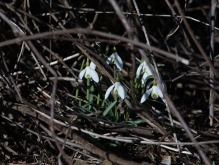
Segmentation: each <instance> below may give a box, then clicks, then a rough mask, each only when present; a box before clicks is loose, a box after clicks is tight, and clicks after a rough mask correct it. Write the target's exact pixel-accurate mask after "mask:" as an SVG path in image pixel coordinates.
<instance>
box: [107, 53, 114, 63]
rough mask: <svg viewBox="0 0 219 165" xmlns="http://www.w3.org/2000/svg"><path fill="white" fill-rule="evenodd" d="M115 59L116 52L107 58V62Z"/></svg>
mask: <svg viewBox="0 0 219 165" xmlns="http://www.w3.org/2000/svg"><path fill="white" fill-rule="evenodd" d="M114 59H115V56H114V54H112V55H111V56H109V57H108V58H107V60H106V63H107V64H109V63H112V61H113V60H114Z"/></svg>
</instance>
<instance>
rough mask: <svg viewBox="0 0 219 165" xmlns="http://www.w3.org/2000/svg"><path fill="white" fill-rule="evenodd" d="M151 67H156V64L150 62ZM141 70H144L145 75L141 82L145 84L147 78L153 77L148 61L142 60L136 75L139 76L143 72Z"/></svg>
mask: <svg viewBox="0 0 219 165" xmlns="http://www.w3.org/2000/svg"><path fill="white" fill-rule="evenodd" d="M150 66H151V68H153V69H154V66H153V65H152V64H150ZM141 72H143V76H142V79H141V83H142V84H144V83H145V82H146V80H147V79H149V78H151V77H152V75H153V74H152V72H151V70H150V68H149V67H148V65H147V63H146V62H145V61H144V62H142V63H141V64H140V65H139V67H138V69H137V71H136V77H137V78H138V77H139V76H140V74H141Z"/></svg>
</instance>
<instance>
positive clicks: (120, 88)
mask: <svg viewBox="0 0 219 165" xmlns="http://www.w3.org/2000/svg"><path fill="white" fill-rule="evenodd" d="M113 88H114V93H115V94H117V95H119V96H120V97H121V98H122V99H124V98H125V97H126V90H125V88H124V87H123V86H122V85H121V83H120V82H116V83H115V84H113V85H111V86H110V87H109V88H108V89H107V91H106V94H105V99H107V98H108V97H109V94H110V92H111V91H112V90H113Z"/></svg>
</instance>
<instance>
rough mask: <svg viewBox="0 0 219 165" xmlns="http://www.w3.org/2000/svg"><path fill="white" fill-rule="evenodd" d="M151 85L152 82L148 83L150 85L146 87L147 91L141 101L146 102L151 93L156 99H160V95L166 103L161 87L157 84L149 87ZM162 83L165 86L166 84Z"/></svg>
mask: <svg viewBox="0 0 219 165" xmlns="http://www.w3.org/2000/svg"><path fill="white" fill-rule="evenodd" d="M150 85H151V83H150V84H148V86H147V88H146V92H145V93H144V95H143V96H142V98H141V103H143V102H145V101H146V100H147V99H148V97H149V95H151V97H152V98H153V99H154V100H156V99H158V97H160V98H161V99H162V100H163V102H164V103H166V101H165V99H164V97H163V93H162V91H161V89H160V87H159V86H157V84H153V86H152V87H151V88H150V89H149V86H150ZM162 85H163V87H164V88H165V84H164V83H163V84H162Z"/></svg>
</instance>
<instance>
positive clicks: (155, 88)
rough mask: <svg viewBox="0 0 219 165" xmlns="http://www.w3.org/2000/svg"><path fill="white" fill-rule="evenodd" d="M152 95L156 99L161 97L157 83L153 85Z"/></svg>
mask: <svg viewBox="0 0 219 165" xmlns="http://www.w3.org/2000/svg"><path fill="white" fill-rule="evenodd" d="M151 97H152V98H153V99H155V100H156V99H157V98H158V97H159V95H158V89H157V86H155V85H153V87H152V91H151Z"/></svg>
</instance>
